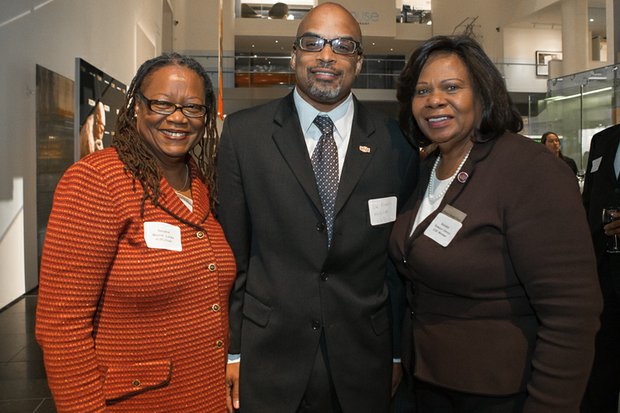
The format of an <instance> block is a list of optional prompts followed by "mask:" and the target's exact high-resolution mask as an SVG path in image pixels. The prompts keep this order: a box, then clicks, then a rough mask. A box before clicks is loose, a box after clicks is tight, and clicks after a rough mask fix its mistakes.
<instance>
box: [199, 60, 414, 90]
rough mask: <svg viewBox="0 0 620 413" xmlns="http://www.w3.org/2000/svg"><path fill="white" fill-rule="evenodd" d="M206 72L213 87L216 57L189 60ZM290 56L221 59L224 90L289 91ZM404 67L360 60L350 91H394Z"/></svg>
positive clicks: (292, 79)
mask: <svg viewBox="0 0 620 413" xmlns="http://www.w3.org/2000/svg"><path fill="white" fill-rule="evenodd" d="M193 57H194V58H196V59H197V60H198V61H199V62H200V63H202V65H203V66H204V67H205V68H206V69H207V72H208V73H209V76H211V81H212V82H213V84H214V85H217V84H218V82H217V77H218V70H217V67H218V62H217V56H193ZM290 60H291V57H290V55H270V56H263V55H261V56H259V55H242V54H240V55H237V56H234V57H231V56H228V57H224V58H223V65H222V66H223V67H224V70H223V85H224V87H225V88H233V87H234V88H247V87H292V86H293V85H294V84H295V74H294V73H293V71H292V70H291V68H290V66H289V65H290ZM404 66H405V57H404V56H364V65H363V67H362V72H361V73H360V74H359V76H358V77H357V80H356V81H355V83H354V85H353V87H354V88H358V89H394V88H396V80H397V78H398V75H399V74H400V72H401V71H402V69H403V67H404Z"/></svg>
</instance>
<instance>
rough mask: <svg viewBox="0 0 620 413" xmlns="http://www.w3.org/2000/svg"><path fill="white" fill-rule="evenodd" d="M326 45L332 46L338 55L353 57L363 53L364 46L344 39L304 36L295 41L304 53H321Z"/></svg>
mask: <svg viewBox="0 0 620 413" xmlns="http://www.w3.org/2000/svg"><path fill="white" fill-rule="evenodd" d="M326 44H328V45H330V46H331V48H332V51H333V52H334V53H336V54H345V55H352V54H355V53H358V54H361V53H362V44H361V43H360V42H358V41H355V40H353V39H347V38H344V37H337V38H335V39H331V40H327V39H324V38H322V37H320V36H315V35H304V36H299V37H298V38H297V39H295V46H297V47H299V48H300V49H301V50H303V51H304V52H320V51H321V50H323V48H324V47H325V45H326Z"/></svg>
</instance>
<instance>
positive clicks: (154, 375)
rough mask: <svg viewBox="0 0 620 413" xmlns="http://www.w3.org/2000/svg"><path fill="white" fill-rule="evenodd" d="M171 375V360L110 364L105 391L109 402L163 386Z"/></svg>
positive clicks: (104, 385) (104, 386) (106, 375)
mask: <svg viewBox="0 0 620 413" xmlns="http://www.w3.org/2000/svg"><path fill="white" fill-rule="evenodd" d="M171 377H172V363H171V362H170V360H156V361H146V362H142V363H135V364H128V365H116V366H110V367H108V370H107V372H106V374H105V381H104V384H103V389H104V390H103V391H104V393H105V398H106V400H107V401H108V402H110V401H115V400H118V399H124V398H127V397H131V396H134V395H136V394H138V393H143V392H145V391H148V390H152V389H156V388H159V387H163V386H165V385H166V384H168V383H169V382H170V378H171Z"/></svg>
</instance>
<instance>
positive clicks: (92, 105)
mask: <svg viewBox="0 0 620 413" xmlns="http://www.w3.org/2000/svg"><path fill="white" fill-rule="evenodd" d="M75 80H76V87H75V100H76V112H77V113H76V116H75V135H76V140H75V143H76V145H75V160H78V159H80V158H82V157H84V156H86V155H88V154H89V153H93V152H95V151H98V150H101V149H103V148H105V147H108V146H110V144H111V143H112V137H113V136H114V129H115V127H116V118H117V117H118V113H119V111H120V109H121V107H122V106H123V104H124V102H125V93H127V86H125V84H124V83H122V82H119V81H118V80H116V79H114V78H113V77H112V76H110V75H109V74H107V73H105V72H103V71H102V70H101V69H99V68H97V67H95V66H93V65H91V64H90V63H88V62H87V61H85V60H84V59H81V58H79V57H78V58H76V59H75Z"/></svg>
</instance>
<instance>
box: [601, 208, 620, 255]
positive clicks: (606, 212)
mask: <svg viewBox="0 0 620 413" xmlns="http://www.w3.org/2000/svg"><path fill="white" fill-rule="evenodd" d="M616 219H620V207H607V208H604V209H603V226H605V225H607V224H609V223H610V222H612V221H615V220H616ZM606 251H607V252H608V253H610V254H618V253H620V242H619V240H618V236H617V235H615V234H614V235H610V236H608V237H607V249H606Z"/></svg>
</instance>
